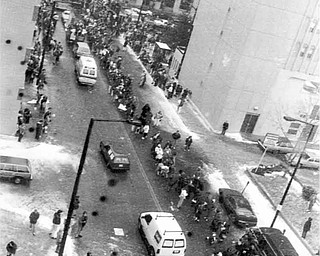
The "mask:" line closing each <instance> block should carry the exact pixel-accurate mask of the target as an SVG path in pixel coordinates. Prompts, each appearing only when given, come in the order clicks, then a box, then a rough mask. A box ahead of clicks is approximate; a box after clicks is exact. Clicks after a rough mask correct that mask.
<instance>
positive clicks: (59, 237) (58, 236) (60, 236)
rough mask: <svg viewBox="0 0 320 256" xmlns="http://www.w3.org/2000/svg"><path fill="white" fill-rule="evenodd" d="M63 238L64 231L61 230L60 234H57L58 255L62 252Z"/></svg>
mask: <svg viewBox="0 0 320 256" xmlns="http://www.w3.org/2000/svg"><path fill="white" fill-rule="evenodd" d="M62 236H63V229H59V231H58V233H57V242H56V245H57V247H56V251H55V252H56V253H59V251H60V246H61V241H62Z"/></svg>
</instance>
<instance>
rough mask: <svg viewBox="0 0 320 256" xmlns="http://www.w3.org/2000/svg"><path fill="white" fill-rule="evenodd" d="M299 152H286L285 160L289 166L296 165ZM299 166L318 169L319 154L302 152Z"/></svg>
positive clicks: (319, 162) (319, 163) (319, 164)
mask: <svg viewBox="0 0 320 256" xmlns="http://www.w3.org/2000/svg"><path fill="white" fill-rule="evenodd" d="M299 156H300V154H286V160H287V162H288V163H289V164H290V165H291V166H296V165H297V163H298V159H299ZM299 168H311V169H318V170H319V169H320V156H317V155H313V154H311V153H304V154H303V155H302V158H301V161H300V164H299Z"/></svg>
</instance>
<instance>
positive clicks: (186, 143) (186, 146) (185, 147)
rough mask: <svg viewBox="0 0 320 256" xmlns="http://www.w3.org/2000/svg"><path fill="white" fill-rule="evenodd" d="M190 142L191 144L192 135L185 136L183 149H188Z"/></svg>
mask: <svg viewBox="0 0 320 256" xmlns="http://www.w3.org/2000/svg"><path fill="white" fill-rule="evenodd" d="M191 144H192V136H189V137H187V138H186V141H185V144H184V151H190V146H191Z"/></svg>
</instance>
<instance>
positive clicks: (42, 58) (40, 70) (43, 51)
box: [36, 1, 56, 85]
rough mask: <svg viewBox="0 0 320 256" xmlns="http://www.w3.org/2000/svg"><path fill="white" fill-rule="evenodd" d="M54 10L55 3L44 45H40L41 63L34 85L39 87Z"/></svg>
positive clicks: (53, 7) (54, 2) (54, 3)
mask: <svg viewBox="0 0 320 256" xmlns="http://www.w3.org/2000/svg"><path fill="white" fill-rule="evenodd" d="M55 8H56V1H53V3H52V10H51V14H50V21H49V26H48V28H47V33H46V36H45V38H44V44H43V45H42V47H43V49H42V54H41V61H40V66H39V72H38V78H37V82H36V85H39V82H40V75H41V72H42V69H43V62H44V57H45V55H46V45H45V44H46V43H47V42H48V39H49V36H50V31H51V23H52V19H53V15H54V10H55Z"/></svg>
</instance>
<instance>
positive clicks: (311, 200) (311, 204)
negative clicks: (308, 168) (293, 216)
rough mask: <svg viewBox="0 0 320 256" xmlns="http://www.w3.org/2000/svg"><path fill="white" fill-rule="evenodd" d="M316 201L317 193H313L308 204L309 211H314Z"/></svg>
mask: <svg viewBox="0 0 320 256" xmlns="http://www.w3.org/2000/svg"><path fill="white" fill-rule="evenodd" d="M316 201H317V194H313V195H312V196H311V197H310V201H309V204H308V210H307V212H311V211H312V208H313V206H314V204H315V203H316Z"/></svg>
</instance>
